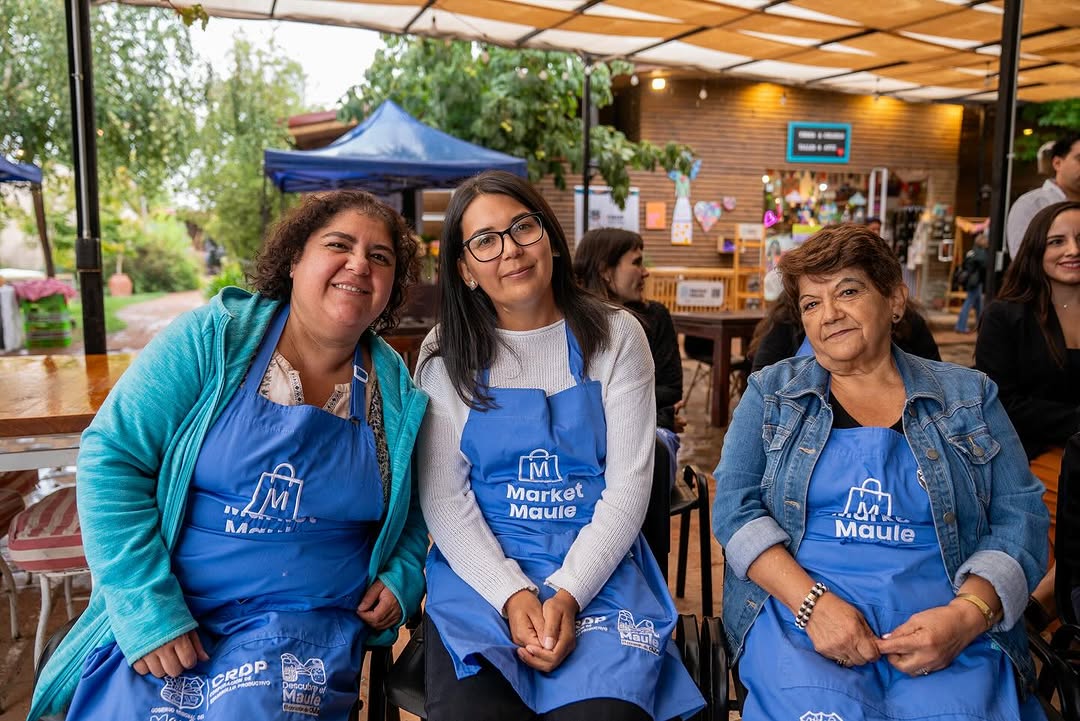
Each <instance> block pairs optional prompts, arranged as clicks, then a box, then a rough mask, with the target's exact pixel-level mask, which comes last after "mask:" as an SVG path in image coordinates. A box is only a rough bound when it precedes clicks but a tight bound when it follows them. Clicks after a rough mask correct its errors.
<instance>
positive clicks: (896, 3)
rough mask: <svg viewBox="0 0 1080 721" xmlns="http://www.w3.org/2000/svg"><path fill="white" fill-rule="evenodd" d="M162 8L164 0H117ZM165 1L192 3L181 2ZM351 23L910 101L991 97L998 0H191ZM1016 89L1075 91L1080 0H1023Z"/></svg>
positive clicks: (211, 6) (1054, 93)
mask: <svg viewBox="0 0 1080 721" xmlns="http://www.w3.org/2000/svg"><path fill="white" fill-rule="evenodd" d="M120 1H121V2H125V3H128V4H132V5H154V6H162V5H165V3H164V2H161V0H120ZM170 4H173V5H190V4H193V3H189V2H186V1H184V2H177V1H176V0H173V2H172V3H170ZM199 4H201V5H202V7H203V9H204V10H206V12H207V13H209V14H210V15H215V16H222V17H234V18H259V19H276V20H295V21H302V22H313V23H324V24H332V25H347V26H355V27H362V28H368V29H371V30H379V31H383V32H389V33H398V34H402V33H412V34H417V35H430V36H437V37H452V38H462V39H470V40H482V41H484V42H489V43H494V44H497V45H505V46H510V47H530V48H549V49H559V50H569V51H572V52H577V53H580V54H588V55H592V56H597V57H601V58H605V57H620V58H626V59H628V60H632V61H635V62H638V63H643V64H649V65H657V66H662V67H663V66H668V67H672V68H680V69H694V70H697V71H706V72H715V73H723V74H730V75H737V76H746V77H755V78H764V79H768V80H771V81H773V82H777V81H779V82H787V83H789V84H807V85H820V86H822V87H828V88H832V89H836V90H843V91H849V92H855V93H862V94H870V93H874V92H879V93H881V94H891V95H895V96H896V97H900V98H905V99H910V100H937V101H941V100H949V101H957V100H967V101H979V102H990V101H993V100H994V99H995V95H996V90H997V76H998V56H999V55H1000V53H1001V27H1002V13H1003V12H1004V4H1003V0H974V1H973V2H969V1H965V0H893V1H892V2H889V3H887V4H883V3H869V2H851V1H850V0H787V1H785V0H780V1H777V0H723V2H718V1H715V0H663V1H662V2H661V1H660V0H589V1H586V0H378V1H372V0H201V2H200V3H199ZM1018 85H1019V95H1018V97H1019V99H1020V100H1030V101H1036V102H1041V101H1045V100H1053V99H1058V98H1071V97H1077V96H1080V0H1025V2H1024V12H1023V40H1022V42H1021V45H1020V75H1019V78H1018Z"/></svg>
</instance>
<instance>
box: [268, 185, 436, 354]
mask: <svg viewBox="0 0 1080 721" xmlns="http://www.w3.org/2000/svg"><path fill="white" fill-rule="evenodd" d="M345 210H355V211H356V212H358V213H360V214H361V215H365V216H368V217H370V218H378V219H379V220H381V221H382V222H383V223H384V224H385V225H386V230H387V232H388V233H389V234H390V238H391V240H392V241H393V243H394V255H395V256H396V261H395V263H394V288H393V290H391V291H390V300H389V301H387V303H386V308H385V309H384V310H383V312H382V313H380V314H379V317H378V318H376V319H375V321H374V322H373V323H372V324H371V329H372V330H373V331H375V332H376V333H381V332H384V331H388V330H392V329H394V328H395V327H396V326H397V324H398V313H399V312H400V310H401V307H402V306H403V305H404V304H405V295H406V292H407V291H408V289H409V287H410V286H411V285H412V284H413V283H415V282H416V279H417V278H418V277H419V275H420V259H419V257H418V256H417V247H418V244H417V240H416V236H415V235H414V234H413V232H412V230H410V229H409V226H408V225H407V224H406V223H405V220H404V219H403V218H402V217H401V216H400V215H398V213H397V212H396V211H395V210H394V209H393V208H391V207H390V206H388V205H387V204H386V203H383V202H382V201H380V200H379V199H378V198H376V197H375V196H374V195H372V194H371V193H368V192H365V191H363V190H334V191H330V192H327V193H312V194H310V195H307V196H305V197H304V199H303V201H301V203H300V205H298V206H296V207H295V208H293V209H292V210H290V211H289V212H287V213H286V214H285V215H284V216H282V218H281V220H279V221H278V222H277V223H276V224H275V225H274V227H273V228H271V229H270V232H269V233H268V234H267V236H266V240H264V241H263V247H262V250H260V251H259V255H258V256H257V257H256V259H255V272H254V273H253V274H252V276H251V285H252V287H254V288H255V290H257V291H258V292H259V293H260V294H262V295H265V296H266V297H268V298H274V299H276V300H288V298H289V296H290V295H291V294H292V278H290V277H289V271H290V270H291V269H292V266H293V264H294V263H295V262H296V261H297V260H299V259H300V254H301V253H303V252H304V246H305V245H307V241H308V238H310V237H311V236H312V234H313V233H315V231H317V230H319V228H322V227H324V226H325V225H326V224H327V223H329V222H330V219H331V218H333V217H334V216H335V215H337V214H338V213H340V212H342V211H345Z"/></svg>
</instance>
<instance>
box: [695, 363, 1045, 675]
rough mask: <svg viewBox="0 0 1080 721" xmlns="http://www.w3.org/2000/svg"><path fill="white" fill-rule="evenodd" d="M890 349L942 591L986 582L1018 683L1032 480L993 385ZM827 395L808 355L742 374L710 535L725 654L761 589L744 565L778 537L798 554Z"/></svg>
mask: <svg viewBox="0 0 1080 721" xmlns="http://www.w3.org/2000/svg"><path fill="white" fill-rule="evenodd" d="M892 354H893V359H894V361H895V362H896V365H897V367H898V368H899V370H900V376H901V378H902V379H903V381H904V388H905V389H906V392H907V401H906V403H905V406H904V411H903V426H904V435H905V437H906V438H907V442H908V445H909V446H910V447H911V451H912V453H913V454H914V456H915V460H916V462H917V463H918V466H919V474H920V476H921V477H922V479H923V480H924V481H925V484H926V490H927V493H928V494H929V496H930V506H931V509H932V511H933V515H934V527H935V529H936V531H937V537H938V542H939V543H940V545H941V557H942V560H943V562H944V564H945V569H946V571H947V573H948V576H949V578H951V579H952V584H953V588H954V589H957V588H959V587H960V585H961V584H962V583H963V582H964V580H965V579H966V578H967V576H968V575H969V574H975V575H978V576H980V577H982V578H984V579H986V580H987V581H989V582H990V583H991V584H993V586H994V589H995V590H996V591H997V594H998V596H999V597H1000V598H1001V602H1002V609H1003V613H1004V615H1003V618H1002V620H1001V621H1000V622H999V623H998V624H997V625H996V626H994V628H992V629H990V631H989V634H990V636H991V638H992V639H993V640H994V641H995V642H997V644H998V645H999V646H1000V647H1001V648H1002V649H1003V650H1004V651H1005V653H1006V654H1008V656H1009V658H1010V659H1011V660H1012V662H1013V665H1014V667H1015V668H1016V669H1017V670H1018V671H1019V672H1020V675H1021V677H1022V679H1023V681H1024V686H1025V687H1026V688H1030V687H1031V685H1032V684H1033V682H1034V667H1033V666H1032V663H1031V657H1030V655H1029V654H1028V650H1027V637H1026V635H1025V632H1024V625H1023V623H1018V621H1020V619H1021V616H1022V614H1023V611H1024V607H1025V606H1026V604H1027V599H1028V594H1029V593H1030V592H1031V591H1032V590H1033V589H1034V587H1035V585H1036V584H1037V583H1038V581H1039V580H1040V579H1041V578H1042V577H1043V573H1044V572H1045V569H1046V556H1047V528H1048V525H1049V513H1048V512H1047V510H1046V506H1045V505H1043V502H1042V493H1043V486H1042V484H1041V483H1040V482H1039V481H1038V479H1036V478H1035V476H1033V475H1032V474H1031V472H1030V470H1029V469H1028V463H1027V456H1026V455H1025V454H1024V449H1023V446H1021V444H1020V440H1019V438H1018V437H1017V435H1016V431H1015V430H1013V427H1012V424H1010V423H1009V418H1008V416H1007V415H1006V414H1005V410H1004V408H1003V407H1002V405H1001V402H1000V401H999V400H998V393H997V386H996V385H995V384H994V382H993V381H991V380H990V379H989V378H987V377H986V375H984V374H983V373H980V372H978V371H974V370H971V369H968V368H962V367H960V366H957V365H953V364H950V363H939V362H935V361H929V360H924V359H922V358H919V357H917V356H913V355H909V354H907V353H904V352H903V351H901V350H900V349H899V348H897V347H895V346H893V349H892ZM828 396H829V373H828V371H826V370H825V369H824V368H822V367H821V366H820V365H818V363H817V361H816V360H815V359H814V358H813V356H810V357H802V358H792V359H789V360H786V361H782V362H780V363H777V364H776V365H772V366H769V367H767V368H765V369H763V370H761V371H759V372H757V373H754V374H753V375H752V376H750V382H749V386H748V387H747V389H746V392H745V394H744V395H743V398H742V400H741V401H740V402H739V405H738V407H737V408H736V409H735V415H734V418H733V419H732V422H731V426H730V427H729V428H728V431H727V434H726V435H725V437H724V449H723V455H722V456H721V458H720V463H719V465H717V467H716V471H715V477H716V500H715V503H714V505H713V531H714V533H715V535H716V538H717V540H718V541H719V542H720V544H721V545H722V546H723V547H724V551H725V555H726V562H725V564H724V566H725V567H724V625H725V627H726V630H727V642H728V647H729V649H730V651H731V653H732V659H733V660H735V659H737V658H738V656H739V655H740V654H741V653H742V647H743V642H744V641H745V639H746V633H747V631H749V630H750V626H751V625H752V624H753V623H754V620H755V619H756V618H757V615H758V613H759V612H760V610H761V606H762V604H763V603H764V601H765V600H766V599H767V597H768V594H767V593H766V592H765V591H764V590H763V589H762V588H761V587H760V586H758V585H757V584H755V583H754V582H753V581H750V580H749V579H748V578H747V570H748V569H749V567H750V565H751V564H752V563H753V562H754V561H755V560H756V559H757V557H758V556H759V555H760V554H761V553H762V552H763V551H765V550H766V549H768V548H770V547H772V546H774V545H776V544H778V543H782V544H784V546H785V547H786V548H787V549H788V551H789V552H790V553H791V555H792V556H794V555H795V554H796V552H797V551H798V550H799V543H800V542H801V541H802V538H803V533H804V531H805V529H806V498H807V490H808V487H809V485H810V476H811V474H812V473H813V472H814V464H815V463H816V462H817V458H818V456H819V455H820V452H821V449H822V448H823V447H824V445H825V443H826V442H827V441H828V439H829V432H830V431H831V429H832V422H833V414H832V408H831V407H830V406H829V404H828ZM759 431H760V435H759ZM882 582H885V583H887V582H888V579H886V578H883V579H882ZM808 590H809V589H808Z"/></svg>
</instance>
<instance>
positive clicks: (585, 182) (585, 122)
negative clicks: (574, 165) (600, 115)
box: [581, 55, 593, 235]
mask: <svg viewBox="0 0 1080 721" xmlns="http://www.w3.org/2000/svg"><path fill="white" fill-rule="evenodd" d="M581 60H582V62H584V63H585V85H584V87H583V89H582V91H581V127H582V138H581V148H582V158H581V188H582V192H583V193H584V195H583V196H582V198H581V234H582V235H584V234H585V233H587V232H589V166H590V165H591V164H592V143H591V141H590V139H589V134H590V132H591V131H592V71H593V61H592V57H590V56H588V55H583V56H582V58H581Z"/></svg>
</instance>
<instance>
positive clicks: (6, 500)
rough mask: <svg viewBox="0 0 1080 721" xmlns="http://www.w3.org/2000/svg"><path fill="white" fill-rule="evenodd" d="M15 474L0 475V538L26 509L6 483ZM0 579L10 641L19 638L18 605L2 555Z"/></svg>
mask: <svg viewBox="0 0 1080 721" xmlns="http://www.w3.org/2000/svg"><path fill="white" fill-rule="evenodd" d="M13 475H15V474H4V473H0V486H2V487H0V538H3V537H4V536H5V535H7V529H8V526H9V525H11V519H12V518H14V517H15V515H16V514H17V513H19V511H21V510H23V509H24V508H26V504H25V503H24V502H23V497H22V494H21V493H19V492H18V491H17V490H15V489H13V488H8V487H7V483H6V481H8V480H9V479H10V477H11V476H13ZM34 481H35V482H37V472H36V471H34ZM0 579H3V592H4V593H6V594H7V595H8V607H9V614H10V618H11V638H12V640H14V639H16V638H18V637H19V616H18V603H17V602H16V598H15V592H16V591H17V590H18V588H17V587H16V586H15V576H13V575H12V573H11V568H10V567H9V566H8V564H7V561H5V560H4V557H3V555H0Z"/></svg>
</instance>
